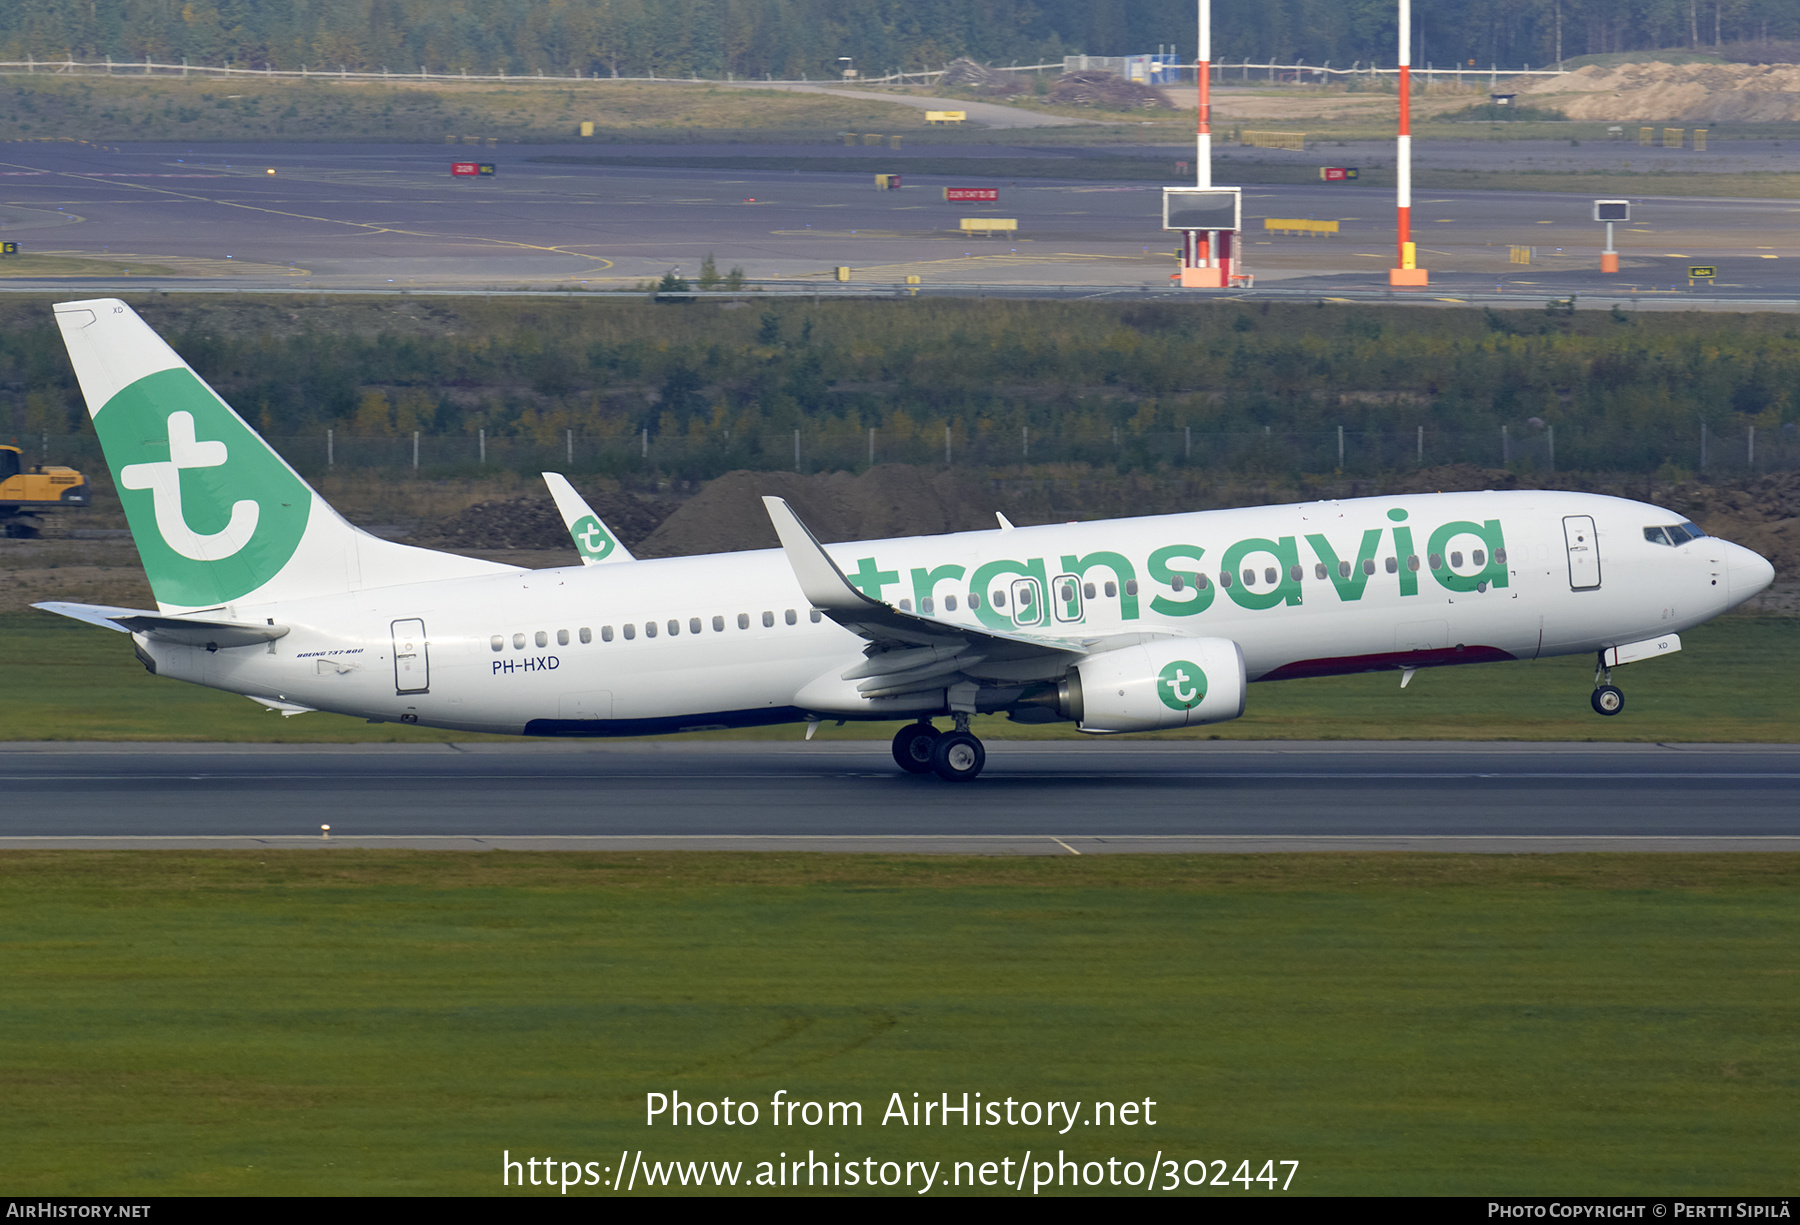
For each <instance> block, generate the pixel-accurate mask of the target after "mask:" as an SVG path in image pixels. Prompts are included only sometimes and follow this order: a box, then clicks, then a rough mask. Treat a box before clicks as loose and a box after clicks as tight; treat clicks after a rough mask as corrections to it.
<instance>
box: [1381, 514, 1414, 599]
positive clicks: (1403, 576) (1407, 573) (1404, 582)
mask: <svg viewBox="0 0 1800 1225" xmlns="http://www.w3.org/2000/svg"><path fill="white" fill-rule="evenodd" d="M1388 517H1389V518H1390V519H1391V518H1393V512H1392V511H1390V512H1388ZM1394 552H1396V553H1398V554H1399V555H1400V594H1401V595H1418V594H1419V572H1418V571H1417V570H1414V569H1413V568H1412V566H1411V565H1409V564H1408V559H1410V558H1411V557H1412V556H1413V543H1412V529H1411V528H1410V527H1397V528H1395V529H1394Z"/></svg>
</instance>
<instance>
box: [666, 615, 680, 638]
mask: <svg viewBox="0 0 1800 1225" xmlns="http://www.w3.org/2000/svg"><path fill="white" fill-rule="evenodd" d="M680 632H681V622H680V621H679V620H677V619H676V618H674V617H670V618H669V637H671V638H673V637H675V635H677V634H679V633H680Z"/></svg>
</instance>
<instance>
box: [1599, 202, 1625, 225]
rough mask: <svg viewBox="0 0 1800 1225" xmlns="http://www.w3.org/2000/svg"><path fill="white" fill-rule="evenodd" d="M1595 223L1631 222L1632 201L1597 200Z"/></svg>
mask: <svg viewBox="0 0 1800 1225" xmlns="http://www.w3.org/2000/svg"><path fill="white" fill-rule="evenodd" d="M1594 220H1595V221H1630V220H1631V201H1629V200H1596V201H1594Z"/></svg>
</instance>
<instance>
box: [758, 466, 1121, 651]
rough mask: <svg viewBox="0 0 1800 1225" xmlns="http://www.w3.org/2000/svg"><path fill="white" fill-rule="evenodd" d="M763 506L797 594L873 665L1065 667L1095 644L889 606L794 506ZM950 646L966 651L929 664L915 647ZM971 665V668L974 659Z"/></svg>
mask: <svg viewBox="0 0 1800 1225" xmlns="http://www.w3.org/2000/svg"><path fill="white" fill-rule="evenodd" d="M763 505H764V506H765V507H767V508H768V512H769V519H770V520H771V521H772V522H773V523H774V525H775V534H776V535H777V536H779V537H780V538H781V547H782V550H783V552H785V553H786V554H787V559H788V564H789V565H790V566H792V567H793V568H794V577H795V578H797V579H799V580H800V590H801V591H803V592H804V593H805V594H806V598H807V599H808V600H809V601H811V603H812V606H813V607H814V608H816V609H818V610H819V611H820V612H822V613H824V614H825V615H826V616H827V617H830V618H831V619H832V620H833V621H836V622H837V623H838V624H839V625H841V626H843V627H844V628H845V629H847V630H849V631H850V632H851V633H853V634H857V635H860V636H861V637H863V638H865V639H867V640H868V642H869V644H870V646H871V647H872V648H873V650H872V651H871V652H870V655H871V661H873V660H874V659H876V658H879V657H880V656H881V655H882V654H885V653H887V652H901V651H904V652H905V653H906V655H908V656H918V657H920V659H921V662H923V663H925V664H926V666H932V667H943V665H947V664H948V662H949V661H950V660H951V659H952V658H954V657H956V656H957V655H959V654H963V655H965V656H979V657H980V659H981V660H982V661H986V662H988V663H990V664H992V663H996V662H999V661H1006V660H1028V659H1034V658H1046V657H1061V661H1060V662H1062V663H1064V664H1067V663H1072V662H1074V660H1075V659H1076V658H1077V657H1079V656H1082V655H1086V654H1087V653H1088V652H1090V651H1092V650H1094V649H1095V646H1096V643H1097V641H1098V640H1095V639H1077V638H1061V637H1054V638H1053V637H1049V636H1044V637H1038V636H1036V635H1031V634H1018V633H1007V632H1005V631H997V630H992V629H988V628H985V627H975V626H969V625H958V624H955V623H953V622H948V621H941V620H939V619H937V618H936V617H926V616H921V615H920V614H918V613H910V612H905V611H903V610H901V609H898V608H895V607H894V606H893V605H892V604H887V603H883V602H882V601H880V600H875V599H871V598H870V597H868V596H866V595H864V594H863V593H862V592H860V591H858V590H857V589H856V588H855V587H854V586H853V585H851V583H850V581H849V580H848V579H846V578H845V577H844V572H843V571H842V570H840V569H838V565H837V563H836V562H834V561H832V560H831V555H830V554H829V553H827V552H826V551H825V547H824V546H823V545H821V544H820V543H819V541H818V538H817V537H816V536H814V535H813V534H812V532H811V531H810V530H809V529H808V528H807V526H806V524H804V523H802V522H801V521H800V516H799V515H796V514H795V513H794V508H793V507H791V506H789V505H788V504H787V500H786V499H785V498H764V499H763ZM1134 640H1135V636H1134ZM1109 645H1117V644H1109ZM953 646H960V647H962V648H964V649H965V650H964V651H961V652H949V653H947V654H945V653H940V654H939V655H937V657H936V659H934V660H931V661H924V660H923V656H924V655H925V654H926V653H927V652H926V651H923V650H914V649H913V648H937V649H938V650H939V651H940V652H943V651H944V650H945V649H946V648H949V647H953ZM899 659H900V657H899V656H898V655H896V656H895V657H894V660H893V662H894V663H898V662H899ZM940 661H941V663H940ZM970 662H971V664H973V663H974V662H975V661H974V660H970ZM867 666H868V665H863V667H867ZM943 670H944V671H945V672H952V671H956V669H953V668H948V667H943ZM983 671H984V670H983V669H975V671H974V672H973V673H972V674H973V675H980V674H982V672H983ZM865 675H868V674H867V673H865ZM845 679H846V680H848V679H852V678H850V677H846V678H845Z"/></svg>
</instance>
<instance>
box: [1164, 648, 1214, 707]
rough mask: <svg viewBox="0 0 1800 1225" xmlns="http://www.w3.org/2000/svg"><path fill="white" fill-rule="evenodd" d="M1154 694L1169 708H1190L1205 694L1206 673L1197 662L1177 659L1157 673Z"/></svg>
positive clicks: (1198, 703)
mask: <svg viewBox="0 0 1800 1225" xmlns="http://www.w3.org/2000/svg"><path fill="white" fill-rule="evenodd" d="M1156 696H1157V697H1159V698H1161V699H1162V704H1163V705H1164V706H1167V707H1168V708H1169V709H1170V710H1192V709H1194V707H1196V706H1198V705H1200V701H1201V699H1202V698H1204V697H1205V696H1206V673H1204V672H1202V671H1201V670H1200V667H1199V665H1198V664H1194V663H1191V662H1189V661H1188V660H1185V659H1177V660H1175V661H1173V662H1172V663H1169V664H1167V665H1165V666H1164V668H1163V670H1162V671H1161V672H1160V673H1159V674H1158V675H1157V677H1156Z"/></svg>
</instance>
